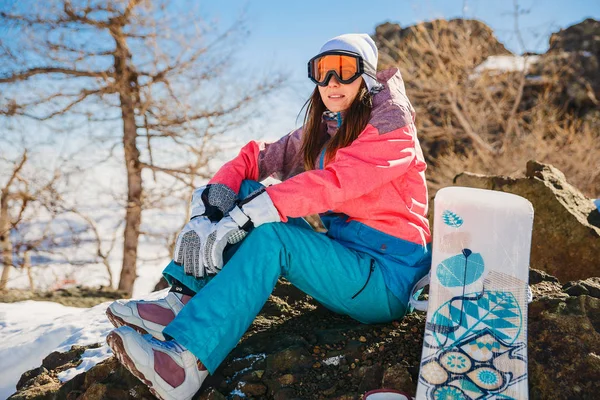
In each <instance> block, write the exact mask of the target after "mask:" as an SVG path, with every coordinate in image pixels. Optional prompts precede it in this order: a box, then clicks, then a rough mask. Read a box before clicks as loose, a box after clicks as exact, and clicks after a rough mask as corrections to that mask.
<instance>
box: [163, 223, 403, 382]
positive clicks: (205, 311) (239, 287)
mask: <svg viewBox="0 0 600 400" xmlns="http://www.w3.org/2000/svg"><path fill="white" fill-rule="evenodd" d="M280 276H283V277H285V278H286V279H288V280H289V281H290V282H291V283H292V284H294V285H295V286H297V287H298V288H300V289H301V290H303V291H305V292H306V293H308V294H309V295H311V296H313V297H314V298H315V299H316V300H317V301H319V302H321V303H322V304H324V305H325V306H326V307H328V308H330V309H331V310H333V311H336V312H339V313H343V314H347V315H350V316H351V317H353V318H355V319H357V320H359V321H361V322H365V323H373V322H384V321H389V320H392V319H396V318H401V317H402V316H403V315H404V313H405V311H406V309H405V305H403V304H402V303H401V302H400V301H399V300H398V299H396V298H395V297H394V296H393V295H391V294H390V293H389V292H388V290H387V288H386V286H385V283H384V281H383V276H382V274H381V271H380V270H379V268H378V264H377V263H376V262H374V260H373V259H372V258H371V257H370V256H368V255H366V254H362V253H358V252H356V251H354V250H351V249H348V248H347V247H344V246H343V245H341V244H340V243H338V242H336V241H334V240H332V239H331V238H329V237H327V236H326V235H324V234H320V233H317V232H314V231H313V230H311V229H306V228H304V227H301V226H298V225H294V224H290V223H271V224H265V225H262V226H260V227H258V228H256V229H255V230H253V231H252V232H251V233H250V234H249V235H248V237H247V238H246V239H245V240H244V241H243V242H242V243H241V245H240V246H239V248H238V249H237V251H236V252H235V254H233V256H232V257H231V259H230V260H229V261H228V262H227V263H226V264H225V266H224V268H223V270H222V271H221V272H220V273H219V274H217V275H216V276H215V277H214V278H213V279H212V280H211V281H210V282H208V283H207V284H206V285H205V286H204V287H203V288H202V290H201V291H199V292H198V293H197V294H196V295H195V296H194V297H193V298H192V299H191V300H190V302H189V303H188V304H187V305H186V306H185V308H183V309H182V310H181V312H180V313H179V314H178V315H177V317H176V318H175V319H174V320H173V322H171V323H170V324H169V325H168V326H167V327H166V328H165V331H164V332H165V334H166V335H167V336H170V337H172V338H174V339H175V340H176V341H177V342H178V343H180V344H182V345H183V346H185V347H186V348H187V349H189V350H190V351H191V352H192V353H193V354H194V355H195V356H196V357H198V358H199V359H200V361H201V362H202V363H203V364H204V365H205V366H206V367H207V368H208V370H209V371H211V372H214V370H215V369H216V368H217V367H218V365H219V364H220V363H221V362H222V361H223V359H225V357H226V356H227V354H228V353H229V352H230V351H231V350H232V349H233V347H235V345H236V344H237V343H238V341H239V339H240V338H241V337H242V335H243V334H244V333H245V331H246V330H247V329H248V327H249V326H250V324H251V323H252V321H253V320H254V318H255V317H256V315H257V314H258V312H259V311H260V309H261V308H262V306H263V305H264V303H265V302H266V301H267V299H268V297H269V295H270V294H271V292H272V291H273V288H274V287H275V284H276V283H277V279H278V278H279V277H280ZM367 282H368V283H367ZM361 290H362V291H361ZM357 293H359V294H358V295H357Z"/></svg>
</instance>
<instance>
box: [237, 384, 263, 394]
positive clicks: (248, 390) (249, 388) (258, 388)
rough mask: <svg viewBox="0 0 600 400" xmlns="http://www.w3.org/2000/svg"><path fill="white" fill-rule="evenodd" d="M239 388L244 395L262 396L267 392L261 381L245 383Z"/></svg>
mask: <svg viewBox="0 0 600 400" xmlns="http://www.w3.org/2000/svg"><path fill="white" fill-rule="evenodd" d="M240 390H241V391H242V392H243V393H244V394H245V395H246V396H262V395H264V394H265V393H267V387H266V386H265V385H263V384H262V383H246V384H245V385H244V386H242V387H241V388H240Z"/></svg>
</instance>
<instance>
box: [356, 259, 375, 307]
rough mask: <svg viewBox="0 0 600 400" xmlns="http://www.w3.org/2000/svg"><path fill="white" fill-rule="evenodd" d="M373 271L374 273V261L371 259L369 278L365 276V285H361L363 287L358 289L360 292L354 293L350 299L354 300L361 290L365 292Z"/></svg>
mask: <svg viewBox="0 0 600 400" xmlns="http://www.w3.org/2000/svg"><path fill="white" fill-rule="evenodd" d="M373 271H375V260H374V259H371V264H370V265H369V276H367V281H366V282H365V284H364V285H363V287H362V288H360V290H359V291H358V292H356V293H355V294H354V296H352V299H355V298H356V296H358V295H359V294H361V293H362V291H363V290H365V288H366V287H367V285H368V284H369V281H370V280H371V275H373Z"/></svg>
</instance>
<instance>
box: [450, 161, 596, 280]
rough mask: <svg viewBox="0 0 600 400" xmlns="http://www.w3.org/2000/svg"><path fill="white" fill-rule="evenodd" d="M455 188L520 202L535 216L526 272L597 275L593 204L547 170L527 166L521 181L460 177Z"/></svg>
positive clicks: (570, 277)
mask: <svg viewBox="0 0 600 400" xmlns="http://www.w3.org/2000/svg"><path fill="white" fill-rule="evenodd" d="M454 183H455V184H456V185H458V186H467V187H475V188H481V189H490V190H499V191H502V192H508V193H514V194H517V195H519V196H522V197H525V198H526V199H528V200H529V201H531V203H532V204H533V208H534V211H535V216H534V222H533V237H532V244H531V261H530V265H531V267H532V268H535V269H539V270H542V271H545V272H547V273H549V274H551V275H553V276H555V277H557V278H558V279H559V280H561V281H563V282H566V281H570V280H578V279H586V278H589V277H592V276H600V263H599V262H598V254H600V214H599V212H598V209H597V208H596V207H595V206H594V203H593V202H592V201H591V200H590V199H588V198H586V197H585V196H583V195H582V194H581V192H579V191H578V190H577V189H575V188H574V187H573V186H571V185H570V184H569V183H568V182H567V181H566V179H565V176H564V175H563V174H562V172H560V171H559V170H557V169H556V168H554V167H552V166H551V165H546V164H541V163H538V162H535V161H530V162H528V163H527V172H526V178H508V177H494V176H483V175H477V174H472V173H468V172H465V173H462V174H459V175H457V176H456V178H455V179H454Z"/></svg>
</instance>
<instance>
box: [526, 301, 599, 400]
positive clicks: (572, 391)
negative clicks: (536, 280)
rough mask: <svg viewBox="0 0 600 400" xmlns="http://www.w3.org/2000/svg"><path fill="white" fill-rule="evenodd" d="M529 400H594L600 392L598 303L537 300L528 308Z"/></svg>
mask: <svg viewBox="0 0 600 400" xmlns="http://www.w3.org/2000/svg"><path fill="white" fill-rule="evenodd" d="M527 336H528V340H529V344H528V358H529V388H530V399H532V400H535V399H595V398H597V394H598V393H600V380H599V379H598V377H599V376H600V358H598V349H600V300H599V299H595V298H592V297H589V296H585V295H583V296H579V297H569V298H567V299H566V300H560V299H542V300H540V301H535V302H533V303H531V304H530V305H529V327H528V335H527Z"/></svg>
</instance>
